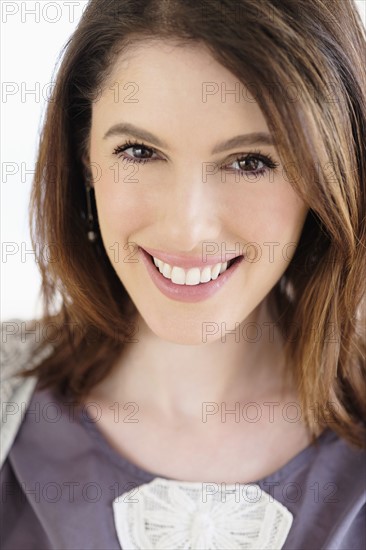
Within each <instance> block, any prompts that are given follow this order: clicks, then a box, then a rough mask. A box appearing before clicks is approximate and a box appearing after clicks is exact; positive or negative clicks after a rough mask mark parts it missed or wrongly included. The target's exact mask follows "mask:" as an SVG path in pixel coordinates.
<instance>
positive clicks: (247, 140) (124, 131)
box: [103, 122, 275, 154]
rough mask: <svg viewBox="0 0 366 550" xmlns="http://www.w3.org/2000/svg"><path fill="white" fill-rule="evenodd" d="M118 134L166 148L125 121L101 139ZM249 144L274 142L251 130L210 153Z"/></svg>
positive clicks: (141, 129) (271, 138) (220, 145)
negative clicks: (249, 132)
mask: <svg viewBox="0 0 366 550" xmlns="http://www.w3.org/2000/svg"><path fill="white" fill-rule="evenodd" d="M119 135H129V136H131V137H134V138H135V139H141V140H142V141H148V142H149V143H152V144H153V145H155V146H156V147H162V148H165V149H168V146H167V144H166V143H164V142H163V141H161V139H159V138H158V137H157V136H155V135H154V134H152V133H151V132H148V131H147V130H144V129H143V128H139V127H137V126H135V125H134V124H130V123H127V122H124V123H119V124H115V125H114V126H112V127H111V128H109V130H108V131H107V132H106V133H105V135H104V137H103V139H107V138H109V137H111V136H119ZM249 145H270V146H274V145H275V142H274V139H273V137H272V136H271V135H270V134H268V133H266V132H253V133H251V134H242V135H238V136H235V137H233V138H230V139H228V140H226V141H222V142H221V143H218V144H216V145H215V147H214V148H213V150H212V151H211V153H212V154H216V153H221V152H222V151H227V150H229V149H234V148H235V147H246V146H249Z"/></svg>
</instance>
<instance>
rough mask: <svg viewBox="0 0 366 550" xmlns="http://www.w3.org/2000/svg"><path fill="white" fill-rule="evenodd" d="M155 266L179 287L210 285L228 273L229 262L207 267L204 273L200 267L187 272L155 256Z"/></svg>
mask: <svg viewBox="0 0 366 550" xmlns="http://www.w3.org/2000/svg"><path fill="white" fill-rule="evenodd" d="M153 260H154V264H155V265H156V267H157V268H158V269H159V271H160V273H161V274H162V275H163V276H164V277H166V278H167V279H171V281H172V282H173V283H175V284H177V285H191V286H192V285H198V284H199V283H208V282H209V281H211V279H212V280H215V279H217V277H218V276H219V275H221V273H223V272H224V271H226V269H227V265H228V262H224V263H218V264H216V265H214V266H208V265H207V266H205V267H204V268H203V269H202V271H201V270H200V268H199V267H192V268H191V269H188V270H185V269H183V268H182V267H177V266H173V267H172V266H171V265H169V264H167V263H165V262H163V261H162V260H159V258H155V257H154V256H153Z"/></svg>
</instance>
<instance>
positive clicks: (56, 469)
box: [0, 388, 366, 550]
mask: <svg viewBox="0 0 366 550" xmlns="http://www.w3.org/2000/svg"><path fill="white" fill-rule="evenodd" d="M365 459H366V451H365V450H359V449H356V448H353V447H351V446H350V445H349V444H348V443H347V442H346V441H345V440H343V439H341V438H339V437H338V436H337V435H336V434H335V432H333V431H332V430H331V429H329V428H328V429H326V430H325V431H324V432H323V433H322V434H321V435H320V436H319V438H318V440H317V443H316V445H309V446H308V447H307V448H306V449H304V450H302V451H301V452H300V453H298V454H297V455H296V456H295V457H293V458H292V459H291V460H289V461H288V462H287V464H285V465H284V466H283V467H281V468H280V469H279V470H277V471H276V472H274V473H272V474H271V475H269V476H266V477H264V478H262V479H260V480H253V482H252V483H255V484H257V485H259V486H260V488H261V489H262V490H263V491H266V493H268V494H270V495H272V496H273V497H274V498H275V499H276V500H277V501H278V502H280V503H281V504H282V505H284V506H285V507H286V508H287V509H288V510H289V511H290V512H291V514H293V523H292V525H291V528H290V530H289V533H288V536H287V538H286V540H285V543H284V545H283V547H282V548H283V549H284V550H300V549H301V550H315V549H317V550H318V549H324V550H325V549H327V550H338V549H339V550H341V549H342V550H352V549H353V550H366V542H365V533H366V506H365V503H366V491H365V485H366V483H365V481H366V475H365V474H366V460H365ZM156 477H160V478H163V479H172V478H167V477H165V476H162V475H160V474H155V473H153V472H149V471H146V470H143V469H141V468H140V467H138V466H137V465H136V464H133V463H132V462H130V461H129V460H128V459H126V458H125V457H123V456H121V455H120V454H119V453H118V452H117V451H116V450H115V449H114V448H113V447H112V446H111V445H110V444H109V443H108V441H107V440H106V439H105V437H104V436H103V434H102V432H101V431H99V429H98V427H97V425H96V422H94V421H93V420H92V418H91V417H90V416H89V415H88V414H87V412H86V409H85V408H81V407H70V406H68V404H67V402H66V401H65V400H63V401H61V400H59V399H57V398H56V396H55V394H54V393H53V392H52V391H50V390H43V391H40V390H38V389H37V388H35V391H34V392H33V395H32V398H31V401H30V404H29V406H28V408H27V411H26V414H25V416H24V420H23V422H22V424H21V426H20V428H19V431H18V433H17V435H16V438H15V441H14V443H13V445H12V447H11V449H10V452H9V454H8V456H7V459H6V461H5V463H4V465H3V468H2V469H1V472H0V478H1V491H2V507H1V516H0V517H1V525H0V527H1V545H0V546H1V549H2V550H71V549H73V550H88V549H93V550H118V549H120V548H122V546H121V544H120V542H119V539H118V536H117V532H116V526H115V522H114V517H113V510H112V502H113V500H114V499H116V497H118V496H119V495H122V494H124V493H125V492H127V491H130V490H131V489H132V488H134V487H138V486H139V485H142V484H145V483H148V482H151V481H152V480H153V479H154V478H156ZM182 548H183V547H182ZM185 548H186V547H185ZM243 548H244V546H243ZM172 550H176V549H172ZM222 550H226V549H222ZM228 550H229V549H228ZM258 550H259V549H258Z"/></svg>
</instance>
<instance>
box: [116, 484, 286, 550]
mask: <svg viewBox="0 0 366 550" xmlns="http://www.w3.org/2000/svg"><path fill="white" fill-rule="evenodd" d="M113 513H114V523H115V527H116V531H117V535H118V540H119V543H120V545H121V547H122V549H123V550H137V549H138V550H156V549H158V550H180V549H186V550H188V549H190V550H206V549H207V550H214V549H217V550H223V549H225V550H226V549H227V550H234V549H235V550H236V549H238V550H239V549H245V550H252V549H256V550H258V549H260V550H270V549H275V550H280V549H281V548H282V547H283V545H284V542H285V540H286V538H287V535H288V532H289V530H290V528H291V525H292V521H293V515H292V513H291V512H290V511H289V510H288V509H287V508H286V507H285V506H283V504H281V503H280V502H278V501H277V500H276V499H274V497H273V496H271V495H269V494H268V493H266V492H265V491H263V490H262V489H261V488H260V487H259V485H256V484H240V483H235V484H230V485H229V484H225V483H221V484H217V483H208V482H194V481H176V480H166V479H163V478H160V477H156V478H154V479H153V480H152V481H150V482H149V483H145V484H143V485H139V486H138V487H135V488H133V489H131V490H130V491H128V492H126V493H123V494H122V495H120V496H118V497H117V498H115V499H114V501H113Z"/></svg>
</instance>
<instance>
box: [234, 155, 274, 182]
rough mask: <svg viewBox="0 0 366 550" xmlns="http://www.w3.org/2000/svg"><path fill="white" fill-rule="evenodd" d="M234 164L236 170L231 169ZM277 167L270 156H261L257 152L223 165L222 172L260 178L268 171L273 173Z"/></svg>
mask: <svg viewBox="0 0 366 550" xmlns="http://www.w3.org/2000/svg"><path fill="white" fill-rule="evenodd" d="M234 164H236V165H237V167H238V168H232V166H233V165H234ZM278 166H279V163H278V162H275V161H274V160H273V159H272V157H271V156H270V155H263V154H262V153H260V152H259V151H258V152H252V153H248V154H246V155H241V156H240V157H237V158H236V159H235V160H234V162H232V163H231V164H227V165H225V166H224V170H225V171H227V172H239V174H241V175H244V174H247V175H248V174H249V175H254V176H261V175H265V174H266V173H267V172H269V171H270V170H273V171H275V170H276V168H277V167H278Z"/></svg>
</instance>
